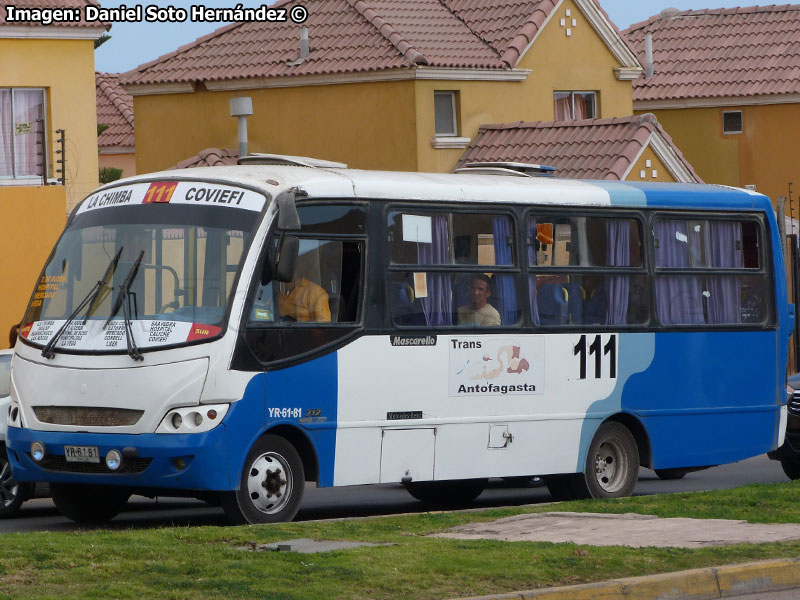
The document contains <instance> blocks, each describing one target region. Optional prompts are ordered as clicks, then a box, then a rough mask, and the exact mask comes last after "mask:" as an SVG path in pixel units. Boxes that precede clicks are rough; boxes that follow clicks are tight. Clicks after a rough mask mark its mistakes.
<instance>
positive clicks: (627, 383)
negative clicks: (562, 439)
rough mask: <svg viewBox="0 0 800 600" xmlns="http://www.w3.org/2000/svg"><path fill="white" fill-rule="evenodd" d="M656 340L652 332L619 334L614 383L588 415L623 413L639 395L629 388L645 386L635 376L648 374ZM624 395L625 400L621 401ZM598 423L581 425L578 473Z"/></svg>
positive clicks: (582, 466)
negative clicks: (616, 369) (630, 401)
mask: <svg viewBox="0 0 800 600" xmlns="http://www.w3.org/2000/svg"><path fill="white" fill-rule="evenodd" d="M655 337H656V334H654V333H631V334H625V333H623V334H620V335H619V340H618V341H619V366H618V372H617V384H616V386H615V387H614V391H612V392H611V394H610V395H609V396H608V397H607V398H604V399H602V400H598V401H597V402H593V403H592V405H591V406H590V407H589V410H588V411H587V413H589V414H592V413H595V414H596V413H600V414H602V415H605V416H610V415H614V414H618V413H620V412H623V411H624V410H625V409H626V403H627V402H626V400H627V399H628V398H630V397H631V396H632V395H633V396H635V395H637V393H639V391H638V389H635V390H633V391H632V390H631V387H635V388H638V387H639V385H640V384H641V383H643V384H644V385H645V386H647V385H648V384H647V378H646V377H643V378H639V379H638V380H637V379H636V378H635V377H634V375H635V374H636V373H641V372H643V371H647V370H648V369H649V368H650V366H651V365H652V363H653V357H654V356H655ZM645 391H646V390H645ZM623 393H624V396H625V398H623ZM601 423H602V419H586V420H584V422H583V427H582V429H581V440H580V450H579V452H578V464H577V468H576V469H575V471H576V472H577V473H581V472H583V470H584V467H585V465H586V455H587V452H588V451H589V444H591V443H592V438H594V434H595V433H597V429H598V427H600V424H601Z"/></svg>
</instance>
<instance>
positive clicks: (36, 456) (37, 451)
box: [31, 442, 44, 462]
mask: <svg viewBox="0 0 800 600" xmlns="http://www.w3.org/2000/svg"><path fill="white" fill-rule="evenodd" d="M31 458H32V459H33V460H35V461H36V462H42V460H44V444H43V443H42V442H33V443H31Z"/></svg>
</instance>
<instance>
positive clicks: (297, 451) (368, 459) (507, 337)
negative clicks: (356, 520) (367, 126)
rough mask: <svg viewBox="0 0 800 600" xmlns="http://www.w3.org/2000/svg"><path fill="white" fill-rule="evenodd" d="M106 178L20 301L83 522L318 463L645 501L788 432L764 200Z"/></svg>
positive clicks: (479, 176) (454, 183) (377, 478)
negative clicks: (504, 480)
mask: <svg viewBox="0 0 800 600" xmlns="http://www.w3.org/2000/svg"><path fill="white" fill-rule="evenodd" d="M242 162H244V163H245V164H242V165H239V166H232V167H218V168H216V167H215V168H204V169H189V170H184V171H169V172H163V173H156V174H149V175H143V176H138V177H134V178H131V179H126V180H122V181H118V182H114V183H113V184H110V185H107V186H105V187H103V188H101V189H99V190H98V191H97V192H95V193H93V194H92V195H90V196H89V197H88V198H86V199H85V200H84V201H83V202H82V203H81V204H80V205H79V206H78V207H77V208H76V210H75V211H74V212H73V213H72V215H71V216H70V217H69V219H68V222H67V225H66V227H65V229H64V232H63V234H62V235H61V237H60V239H59V240H58V242H57V244H56V246H55V248H54V249H53V251H52V254H51V255H50V257H49V259H48V260H47V263H46V265H45V266H44V269H43V271H42V274H41V276H40V278H39V281H38V284H37V286H36V288H35V290H34V292H33V295H32V297H31V301H30V305H29V306H28V308H27V311H26V313H25V317H24V320H23V321H22V327H21V331H20V340H19V342H18V343H17V345H16V352H15V356H14V359H13V367H12V390H11V396H12V402H11V405H10V408H9V418H8V425H9V429H8V453H9V460H10V462H11V464H12V466H13V472H14V476H15V478H16V480H17V481H19V482H31V481H44V482H48V483H49V484H50V489H51V492H52V495H53V499H54V501H55V503H56V506H57V507H58V508H59V509H60V510H61V511H62V512H63V513H64V514H65V515H67V516H68V517H70V518H72V519H76V520H79V521H103V520H107V519H110V518H112V517H113V516H114V515H116V514H117V513H118V512H119V511H120V510H121V509H122V507H123V506H124V504H125V502H126V501H127V499H128V497H129V496H130V495H131V494H132V493H136V494H143V495H150V496H167V495H175V496H180V495H186V496H196V497H201V498H213V499H218V500H219V501H220V502H221V503H222V506H223V507H224V509H225V512H226V514H227V516H228V517H229V518H230V520H231V521H233V522H237V523H244V522H250V523H259V522H273V521H284V520H289V519H291V518H293V516H294V515H295V514H296V512H297V510H298V508H299V505H300V502H301V499H302V496H303V489H304V486H305V482H306V481H309V482H315V483H316V484H317V486H320V487H328V486H349V485H362V484H371V483H387V482H396V483H402V484H404V485H405V486H406V488H407V489H408V491H409V492H410V493H411V494H412V495H413V496H414V497H416V498H418V499H421V500H425V501H459V502H468V501H470V500H472V499H474V498H475V497H477V495H478V494H480V492H481V490H482V489H483V487H484V485H485V484H486V481H487V478H491V477H522V476H534V475H535V476H541V477H542V478H543V479H544V480H545V482H546V483H547V485H548V487H549V488H550V491H551V492H552V493H553V495H554V496H555V497H557V498H584V497H599V498H601V497H616V496H624V495H629V494H630V493H631V492H632V490H633V488H634V485H635V483H636V479H637V474H638V471H639V466H640V465H643V466H646V467H650V468H653V469H655V470H656V471H657V472H658V473H659V474H660V475H661V476H663V477H678V476H680V475H681V474H683V473H685V472H687V471H689V470H694V469H699V468H703V467H708V466H711V465H719V464H723V463H731V462H734V461H739V460H742V459H746V458H748V457H752V456H756V455H759V454H763V453H765V452H768V451H771V450H774V449H775V448H777V447H779V446H780V445H781V444H782V443H783V437H784V430H785V426H786V394H785V391H784V386H785V369H786V363H787V352H788V339H789V335H790V332H791V331H792V324H793V320H794V310H793V309H794V307H793V306H792V305H789V304H788V302H787V291H786V284H785V272H784V263H783V255H782V252H781V243H780V236H779V234H778V227H777V225H776V217H775V212H774V210H773V208H772V206H771V204H770V201H769V200H768V199H767V198H766V197H764V196H762V195H760V194H757V193H754V192H749V191H745V190H739V189H732V188H725V187H721V186H706V185H681V184H640V183H618V182H603V181H593V182H590V181H574V180H573V181H570V180H558V179H555V178H552V177H532V176H529V175H530V173H529V172H528V171H526V170H525V169H522V168H519V166H518V165H517V166H514V165H510V166H505V167H504V166H502V165H501V166H496V165H495V166H492V165H482V166H481V165H478V166H477V167H475V168H471V169H467V172H462V173H457V174H423V173H396V172H370V171H359V170H350V169H347V168H345V166H344V165H340V164H337V163H328V162H324V161H314V160H311V159H308V160H303V159H296V158H289V157H283V158H280V157H274V156H272V157H271V156H261V157H248V159H245V161H242Z"/></svg>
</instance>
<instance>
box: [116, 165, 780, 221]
mask: <svg viewBox="0 0 800 600" xmlns="http://www.w3.org/2000/svg"><path fill="white" fill-rule="evenodd" d="M175 179H178V180H195V181H197V180H204V181H216V182H218V183H227V184H232V185H237V184H238V185H244V186H247V187H251V188H256V189H258V190H260V191H262V192H264V193H266V194H267V195H269V196H272V197H274V196H275V195H277V194H278V193H279V192H281V191H283V190H284V189H287V188H291V187H299V188H301V189H303V190H305V191H306V192H307V193H308V196H309V198H338V199H384V200H420V201H431V202H435V201H440V202H453V201H455V202H461V201H463V202H487V203H515V204H532V205H552V206H596V207H602V206H615V207H631V208H634V207H652V208H670V209H677V208H686V209H702V210H759V211H767V210H770V209H772V204H771V202H770V200H769V198H767V197H766V196H764V195H763V194H759V193H756V192H752V191H749V190H744V189H739V188H732V187H726V186H720V185H706V184H688V183H686V184H683V183H644V182H641V183H640V182H620V181H599V180H591V181H590V180H576V179H558V178H553V177H519V176H504V175H489V174H466V173H459V174H449V173H415V172H400V171H366V170H358V169H342V168H318V167H304V166H283V165H239V166H220V167H201V168H192V169H180V170H173V171H162V172H158V173H149V174H145V175H139V176H136V177H131V178H128V179H124V180H119V181H115V182H114V183H113V184H110V185H109V186H107V187H112V186H113V187H116V186H119V185H125V184H126V183H137V182H144V181H165V180H175Z"/></svg>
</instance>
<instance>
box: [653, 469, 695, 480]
mask: <svg viewBox="0 0 800 600" xmlns="http://www.w3.org/2000/svg"><path fill="white" fill-rule="evenodd" d="M653 470H654V471H655V472H656V475H658V478H659V479H663V480H665V481H672V480H675V479H683V478H684V477H686V474H687V473H688V472H689V471H687V470H686V469H653Z"/></svg>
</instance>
